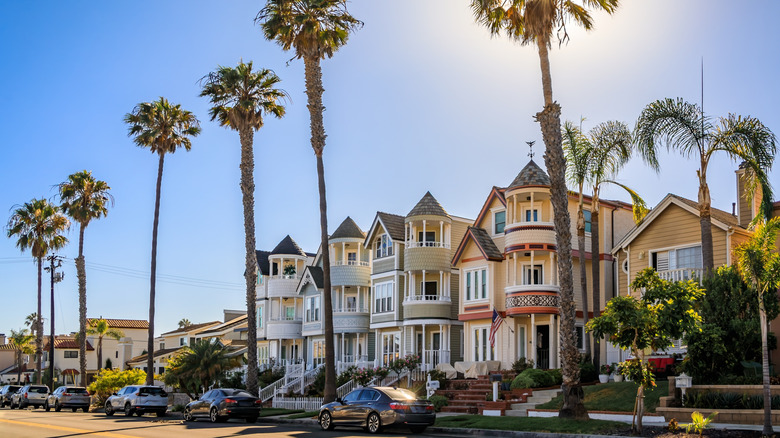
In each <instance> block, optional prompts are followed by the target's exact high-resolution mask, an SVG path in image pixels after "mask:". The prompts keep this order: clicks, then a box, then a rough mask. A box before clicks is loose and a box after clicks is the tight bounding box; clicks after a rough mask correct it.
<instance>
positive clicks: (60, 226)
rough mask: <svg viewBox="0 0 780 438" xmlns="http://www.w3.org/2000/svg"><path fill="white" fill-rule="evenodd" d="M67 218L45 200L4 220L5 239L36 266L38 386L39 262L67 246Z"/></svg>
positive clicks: (40, 350) (40, 347)
mask: <svg viewBox="0 0 780 438" xmlns="http://www.w3.org/2000/svg"><path fill="white" fill-rule="evenodd" d="M69 226H70V223H69V222H68V218H66V217H65V215H63V214H62V213H61V212H60V209H59V207H57V206H56V205H53V204H51V203H49V201H47V200H45V199H33V200H32V201H30V202H27V203H25V204H24V205H22V206H19V207H18V208H17V209H16V210H14V213H13V215H11V218H10V219H9V220H8V237H9V238H10V237H14V236H17V237H18V239H17V240H16V246H17V248H19V249H20V250H22V252H24V251H25V250H27V249H29V250H30V252H31V253H32V256H33V257H34V258H35V260H36V262H37V263H38V312H37V315H36V316H37V321H36V323H35V327H36V330H35V356H36V358H35V360H36V369H37V371H38V379H37V380H38V382H37V383H38V384H40V383H41V379H42V377H43V374H42V373H41V357H42V356H43V330H42V328H43V324H42V322H41V287H42V284H41V280H42V273H43V272H42V271H43V258H44V257H46V255H47V254H48V253H49V251H56V250H58V249H60V248H62V247H64V246H65V244H67V243H68V239H67V238H66V237H65V236H63V235H62V233H63V232H64V231H65V230H67V229H68V227H69Z"/></svg>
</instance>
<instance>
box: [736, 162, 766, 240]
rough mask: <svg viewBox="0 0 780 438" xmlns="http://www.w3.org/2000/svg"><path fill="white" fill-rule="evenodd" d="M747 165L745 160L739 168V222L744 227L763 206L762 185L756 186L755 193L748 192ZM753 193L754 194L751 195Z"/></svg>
mask: <svg viewBox="0 0 780 438" xmlns="http://www.w3.org/2000/svg"><path fill="white" fill-rule="evenodd" d="M747 172H748V168H747V165H746V164H745V163H744V162H743V163H742V164H740V165H739V169H737V172H736V174H737V202H736V204H737V214H736V216H737V222H738V223H739V226H740V227H742V228H747V227H748V225H750V221H752V220H753V218H754V217H756V215H757V214H758V212H759V208H760V206H761V187H758V188H756V191H755V193H748V189H747V183H746V181H745V180H746V174H747ZM751 195H752V196H751Z"/></svg>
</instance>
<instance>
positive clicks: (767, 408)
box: [758, 294, 774, 437]
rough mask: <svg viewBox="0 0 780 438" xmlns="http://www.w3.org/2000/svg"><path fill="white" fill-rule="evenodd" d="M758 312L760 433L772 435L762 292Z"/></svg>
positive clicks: (767, 353)
mask: <svg viewBox="0 0 780 438" xmlns="http://www.w3.org/2000/svg"><path fill="white" fill-rule="evenodd" d="M758 304H759V306H758V314H759V318H760V323H761V365H762V369H763V373H762V375H763V378H762V383H763V385H764V428H763V430H762V431H761V434H762V435H763V436H766V437H770V436H772V434H773V433H774V431H773V430H772V389H771V388H770V386H769V348H768V345H767V333H768V331H769V330H768V324H767V317H766V306H765V305H764V297H763V294H762V295H759V303H758Z"/></svg>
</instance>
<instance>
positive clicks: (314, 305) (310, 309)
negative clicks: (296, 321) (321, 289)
mask: <svg viewBox="0 0 780 438" xmlns="http://www.w3.org/2000/svg"><path fill="white" fill-rule="evenodd" d="M319 320H320V297H319V295H318V296H314V297H309V298H308V299H306V321H307V322H311V321H319Z"/></svg>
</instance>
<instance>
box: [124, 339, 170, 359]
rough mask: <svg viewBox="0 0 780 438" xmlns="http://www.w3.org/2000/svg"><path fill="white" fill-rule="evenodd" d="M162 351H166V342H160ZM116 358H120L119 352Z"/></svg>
mask: <svg viewBox="0 0 780 438" xmlns="http://www.w3.org/2000/svg"><path fill="white" fill-rule="evenodd" d="M160 350H165V342H160ZM116 357H117V358H118V357H119V352H118V351H117V352H116Z"/></svg>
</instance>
